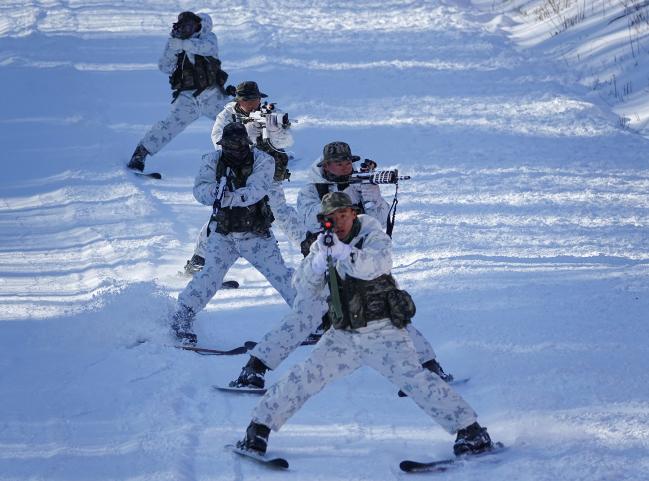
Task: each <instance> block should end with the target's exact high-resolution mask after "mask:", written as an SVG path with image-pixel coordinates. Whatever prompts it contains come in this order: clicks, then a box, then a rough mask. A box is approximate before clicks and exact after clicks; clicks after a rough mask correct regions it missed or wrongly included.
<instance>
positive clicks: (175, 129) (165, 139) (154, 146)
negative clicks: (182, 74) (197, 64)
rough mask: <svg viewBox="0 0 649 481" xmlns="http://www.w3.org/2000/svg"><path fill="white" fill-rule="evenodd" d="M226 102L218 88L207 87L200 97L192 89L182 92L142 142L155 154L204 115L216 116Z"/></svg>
mask: <svg viewBox="0 0 649 481" xmlns="http://www.w3.org/2000/svg"><path fill="white" fill-rule="evenodd" d="M225 102H226V99H225V98H224V97H223V95H222V94H221V92H219V90H218V89H207V90H205V91H204V92H202V93H201V94H200V95H199V96H198V97H194V96H193V95H192V92H191V91H186V92H181V93H180V95H179V96H178V98H177V99H176V101H175V102H174V103H173V104H171V112H170V113H169V116H168V117H167V118H166V119H164V120H161V121H159V122H157V123H155V124H154V125H153V127H151V128H150V129H149V131H148V132H147V133H146V134H145V135H144V137H143V138H142V140H141V141H140V143H141V144H142V145H144V147H145V148H146V150H148V151H149V153H151V154H152V155H153V154H155V153H157V152H159V151H160V150H161V149H162V148H163V147H164V146H165V145H167V144H168V143H169V142H171V141H172V140H173V138H174V137H176V135H178V134H179V133H181V132H182V131H183V130H185V128H187V126H188V125H190V124H191V123H192V122H194V121H196V120H198V119H199V118H200V117H201V116H202V115H203V116H205V117H209V118H211V119H214V118H216V115H217V114H218V113H219V112H220V111H221V109H223V104H224V103H225Z"/></svg>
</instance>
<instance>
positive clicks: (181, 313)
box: [171, 305, 198, 346]
mask: <svg viewBox="0 0 649 481" xmlns="http://www.w3.org/2000/svg"><path fill="white" fill-rule="evenodd" d="M193 322H194V311H192V310H191V308H189V307H187V306H184V305H181V306H180V307H179V308H178V310H177V311H176V313H175V314H174V315H173V318H172V321H171V330H172V331H173V333H174V336H175V337H176V340H177V341H178V342H180V344H181V345H183V346H195V345H196V342H197V340H198V339H197V338H196V334H195V333H194V330H193V329H192V323H193Z"/></svg>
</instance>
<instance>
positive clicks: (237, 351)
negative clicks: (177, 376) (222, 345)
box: [176, 345, 248, 356]
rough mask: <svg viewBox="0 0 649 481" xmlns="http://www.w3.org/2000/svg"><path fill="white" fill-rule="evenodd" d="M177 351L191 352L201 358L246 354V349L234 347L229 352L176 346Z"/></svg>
mask: <svg viewBox="0 0 649 481" xmlns="http://www.w3.org/2000/svg"><path fill="white" fill-rule="evenodd" d="M176 347H177V348H178V349H183V350H184V351H192V352H195V353H196V354H200V355H203V356H236V355H238V354H245V353H246V352H248V349H247V348H246V347H245V346H239V347H235V348H234V349H230V350H221V349H208V348H206V347H197V346H183V345H180V346H176Z"/></svg>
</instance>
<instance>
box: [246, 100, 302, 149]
mask: <svg viewBox="0 0 649 481" xmlns="http://www.w3.org/2000/svg"><path fill="white" fill-rule="evenodd" d="M239 120H240V121H241V122H243V123H244V124H247V123H248V122H255V123H256V124H257V125H258V127H259V128H261V137H262V139H264V140H268V130H267V127H268V124H269V123H270V124H271V125H277V126H279V125H281V126H282V128H284V129H287V128H289V127H290V126H291V122H290V121H289V119H288V113H284V114H282V113H279V112H275V104H274V103H271V104H269V103H268V102H264V103H263V104H261V107H259V110H253V111H252V112H250V113H249V114H248V116H247V117H244V116H239ZM294 122H296V121H295V120H294Z"/></svg>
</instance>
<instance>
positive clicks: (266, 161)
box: [178, 149, 295, 313]
mask: <svg viewBox="0 0 649 481" xmlns="http://www.w3.org/2000/svg"><path fill="white" fill-rule="evenodd" d="M220 156H221V151H220V150H218V151H215V152H210V153H209V154H205V155H204V156H203V165H202V167H201V168H200V170H199V172H198V175H197V176H196V179H195V180H194V191H193V192H194V197H195V198H196V200H197V201H199V202H200V203H201V204H204V205H209V206H212V205H213V204H214V201H215V200H216V188H217V181H216V166H217V164H218V161H219V159H220ZM253 157H254V163H253V168H252V173H251V174H250V175H249V176H248V178H247V181H246V185H245V187H241V188H239V189H236V190H235V191H234V192H233V195H232V197H231V202H230V205H231V206H233V207H245V206H247V205H253V204H255V203H256V202H259V200H261V199H262V198H263V197H264V196H266V195H267V193H268V191H269V190H270V186H271V184H272V178H273V159H272V158H271V157H270V156H268V155H267V154H265V153H263V152H260V151H258V150H257V149H253ZM225 208H227V207H225ZM202 257H204V258H205V266H204V267H203V269H202V270H201V271H200V272H199V273H197V274H195V275H194V277H193V278H192V279H191V281H190V282H189V284H187V287H185V289H184V290H183V291H182V292H181V293H180V295H179V296H178V308H179V309H180V307H181V306H186V307H189V308H191V309H192V310H193V311H194V313H198V312H199V311H200V310H202V309H203V308H204V307H205V306H206V305H207V303H208V302H209V301H210V299H211V298H212V297H213V296H214V294H216V292H217V291H218V289H219V288H220V287H221V283H222V282H223V278H224V277H225V274H226V273H227V271H228V270H229V269H230V267H232V265H233V264H234V263H235V262H236V260H237V259H238V258H239V257H243V258H244V259H246V260H247V261H248V262H250V264H252V265H253V266H254V267H255V268H256V269H257V270H258V271H259V272H261V273H262V274H263V275H264V276H265V277H266V279H268V282H270V284H271V285H272V286H273V287H274V288H275V289H277V291H278V292H279V293H280V295H281V296H282V297H283V298H284V300H285V301H286V302H287V303H288V305H289V306H290V305H292V303H293V299H294V297H295V289H294V288H293V286H292V285H291V278H292V276H293V270H292V269H290V268H289V267H287V266H286V264H285V262H284V259H283V258H282V254H281V252H280V250H279V246H278V245H277V240H276V239H275V236H274V235H273V233H272V230H269V232H268V236H265V235H257V234H254V233H249V232H232V233H230V234H227V235H222V234H219V233H217V232H214V231H213V232H212V233H211V234H210V236H209V237H207V242H206V243H205V255H204V256H202Z"/></svg>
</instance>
